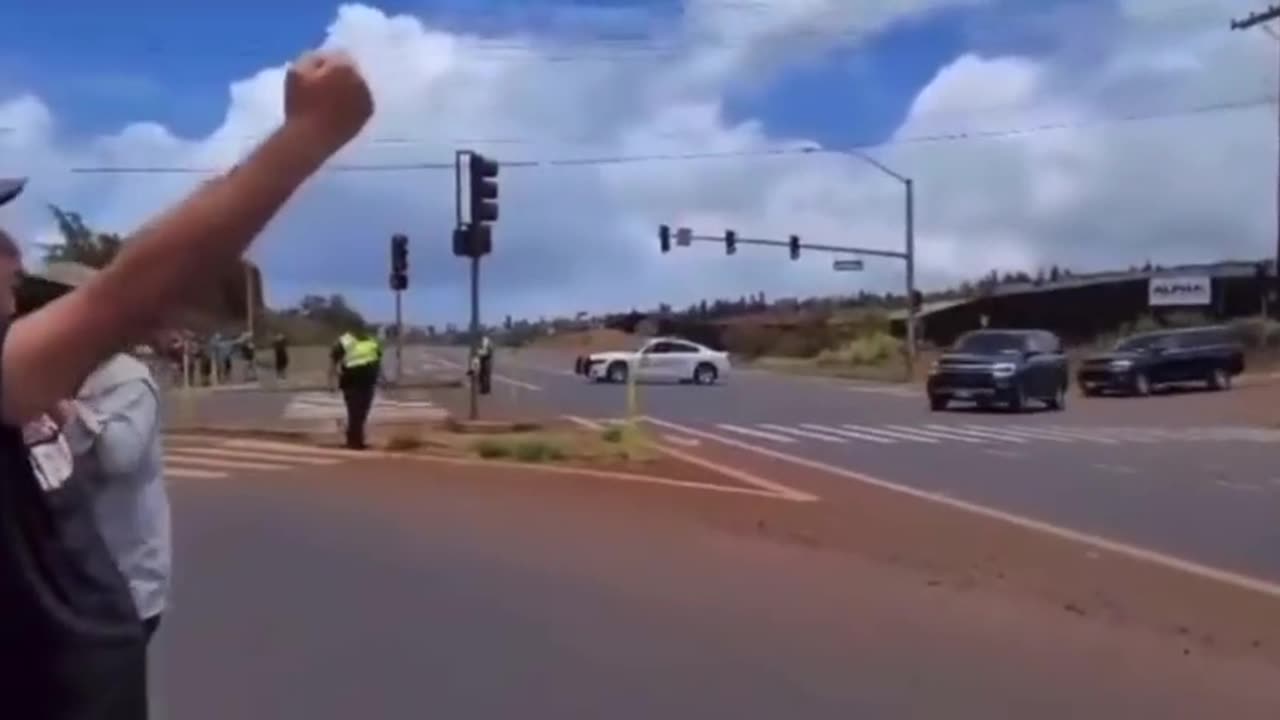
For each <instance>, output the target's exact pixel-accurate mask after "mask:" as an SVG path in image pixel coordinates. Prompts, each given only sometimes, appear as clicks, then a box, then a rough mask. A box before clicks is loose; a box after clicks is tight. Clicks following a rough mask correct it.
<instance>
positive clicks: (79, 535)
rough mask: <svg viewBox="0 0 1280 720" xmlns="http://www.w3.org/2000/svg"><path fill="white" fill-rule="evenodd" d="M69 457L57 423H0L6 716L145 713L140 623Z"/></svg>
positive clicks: (56, 719) (0, 632) (132, 718)
mask: <svg viewBox="0 0 1280 720" xmlns="http://www.w3.org/2000/svg"><path fill="white" fill-rule="evenodd" d="M7 330H8V326H7V324H4V323H3V322H0V357H3V349H4V339H5V337H6V335H7ZM0 388H3V377H0ZM0 392H3V390H2V389H0ZM24 430H25V432H24ZM67 459H68V458H66V446H65V444H64V442H63V440H62V438H61V435H60V433H59V431H58V430H57V428H56V426H55V425H53V424H52V423H51V422H37V423H33V424H31V425H30V426H28V427H27V428H24V429H18V428H13V427H7V426H5V425H3V424H0V717H14V718H18V717H22V718H27V717H30V718H49V719H51V720H64V719H65V720H89V719H90V718H92V719H93V720H117V719H119V720H125V719H126V718H127V719H128V720H137V719H138V718H145V717H146V716H147V705H146V644H145V636H144V634H143V628H142V625H141V623H140V621H139V620H138V615H137V610H136V608H135V607H134V605H133V601H132V598H131V596H130V594H129V588H128V584H127V583H126V581H125V579H124V577H123V576H122V575H121V573H120V571H119V569H118V568H117V567H116V565H115V562H114V560H113V559H112V556H111V554H110V552H109V551H108V549H107V546H106V543H105V542H104V541H103V539H102V535H101V533H100V532H99V530H98V526H97V523H96V521H95V516H94V514H93V507H92V504H91V498H90V496H89V494H88V492H87V490H88V489H87V488H86V487H84V486H83V485H82V484H80V483H77V482H73V481H72V480H71V479H70V477H69V469H70V468H69V466H67V465H66V464H65V462H66V460H67Z"/></svg>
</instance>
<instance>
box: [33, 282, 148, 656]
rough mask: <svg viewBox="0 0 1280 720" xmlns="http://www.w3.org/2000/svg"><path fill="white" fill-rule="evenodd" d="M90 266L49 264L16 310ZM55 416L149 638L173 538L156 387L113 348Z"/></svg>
mask: <svg viewBox="0 0 1280 720" xmlns="http://www.w3.org/2000/svg"><path fill="white" fill-rule="evenodd" d="M94 274H95V271H94V270H93V269H92V268H89V267H87V266H84V265H79V264H76V263H54V264H51V265H50V266H49V267H48V268H46V270H45V272H43V273H41V274H40V275H39V276H38V279H39V280H41V281H43V282H44V283H45V284H47V285H49V286H51V287H52V292H49V293H46V294H45V296H44V297H40V298H33V299H30V300H28V299H25V298H24V299H23V301H20V302H19V303H18V315H19V317H22V316H25V315H28V314H30V313H32V312H34V311H36V310H38V309H39V308H41V307H43V306H45V305H47V304H48V303H49V302H52V301H53V300H55V299H57V298H58V297H61V296H62V295H65V294H66V293H68V292H70V291H71V290H72V289H74V288H76V287H79V286H81V285H83V284H85V283H86V282H88V281H89V280H90V279H91V278H92V277H93V276H94ZM156 337H157V338H159V337H161V334H160V333H157V334H156ZM59 419H60V420H61V421H62V426H61V430H62V433H63V435H64V436H65V437H66V439H67V443H68V447H69V450H70V451H71V454H72V458H73V460H72V471H71V478H70V481H71V482H79V483H83V484H84V486H85V487H86V488H87V490H88V493H89V494H90V495H91V496H92V503H93V507H94V511H95V515H96V518H97V529H98V532H99V533H100V534H101V535H102V539H103V540H104V541H105V542H106V544H107V547H108V549H109V550H110V551H111V554H112V556H113V557H114V559H115V563H116V567H117V568H118V569H119V570H120V572H121V573H122V574H123V575H124V578H125V580H126V582H128V584H129V591H130V593H131V595H132V597H133V602H134V605H135V606H136V608H137V611H138V620H139V622H141V623H142V625H143V628H144V630H145V631H146V635H147V640H148V641H149V640H150V639H151V637H152V636H153V635H154V634H155V631H156V628H157V627H158V626H159V624H160V616H161V614H162V613H163V612H164V609H165V606H166V603H167V600H168V594H169V576H170V566H171V545H172V541H171V536H170V522H169V498H168V494H167V493H166V492H165V486H164V459H163V450H162V447H161V439H160V389H159V387H158V386H157V385H156V381H155V378H153V377H152V375H151V370H150V369H149V368H148V367H147V366H146V365H145V364H144V363H143V362H141V361H140V360H138V359H137V358H135V357H133V356H132V355H129V354H127V353H117V354H115V355H113V356H112V357H111V358H110V359H108V360H107V361H106V362H105V363H103V364H102V365H100V366H98V368H97V369H95V370H94V371H93V373H92V374H90V375H89V377H88V378H87V379H86V380H85V381H84V384H83V385H81V386H80V389H79V391H78V392H77V393H76V396H75V399H74V400H73V401H71V402H70V403H68V404H67V405H66V406H65V408H64V411H63V413H62V415H61V417H60V418H59Z"/></svg>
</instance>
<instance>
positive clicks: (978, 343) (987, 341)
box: [952, 333, 1027, 355]
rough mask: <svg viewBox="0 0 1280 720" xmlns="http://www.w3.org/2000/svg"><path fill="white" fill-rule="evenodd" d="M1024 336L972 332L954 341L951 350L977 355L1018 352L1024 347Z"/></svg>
mask: <svg viewBox="0 0 1280 720" xmlns="http://www.w3.org/2000/svg"><path fill="white" fill-rule="evenodd" d="M1026 342H1027V341H1026V338H1025V337H1024V336H1023V335H1020V334H1018V333H974V334H972V335H965V336H964V337H962V338H960V339H959V340H958V341H956V344H955V347H954V348H952V350H954V351H956V352H964V353H977V354H979V355H993V354H997V353H1011V354H1012V353H1020V352H1022V350H1023V349H1024V348H1025V347H1026Z"/></svg>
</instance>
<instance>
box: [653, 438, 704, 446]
mask: <svg viewBox="0 0 1280 720" xmlns="http://www.w3.org/2000/svg"><path fill="white" fill-rule="evenodd" d="M662 439H663V440H666V441H667V442H669V443H673V444H675V445H683V446H685V447H698V446H699V445H701V444H702V441H701V440H699V439H697V438H691V437H683V436H681V435H663V436H662Z"/></svg>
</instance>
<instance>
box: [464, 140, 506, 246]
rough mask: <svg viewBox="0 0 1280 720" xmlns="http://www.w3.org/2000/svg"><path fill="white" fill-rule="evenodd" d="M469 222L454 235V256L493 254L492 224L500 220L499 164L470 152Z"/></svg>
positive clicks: (468, 167) (468, 164)
mask: <svg viewBox="0 0 1280 720" xmlns="http://www.w3.org/2000/svg"><path fill="white" fill-rule="evenodd" d="M468 158H469V159H468V160H467V169H468V173H467V176H468V184H469V189H470V193H469V198H470V204H471V217H470V222H468V223H467V224H466V225H464V226H463V227H461V228H457V229H455V230H454V233H453V254H454V255H459V256H462V257H471V258H479V257H481V256H484V255H488V254H489V253H490V252H492V251H493V229H492V227H491V225H490V224H491V223H494V222H497V220H498V181H497V177H498V161H497V160H492V159H490V158H487V157H485V156H484V155H481V154H479V153H474V152H473V153H468Z"/></svg>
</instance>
